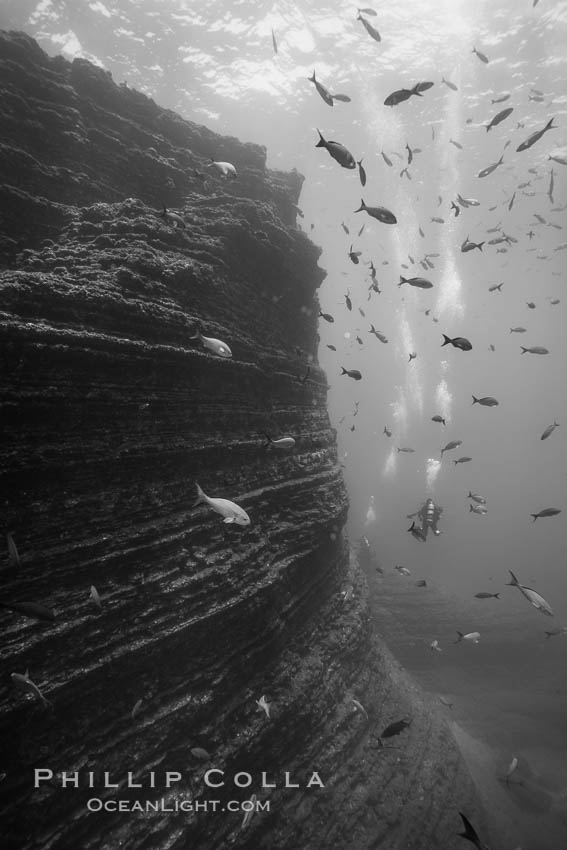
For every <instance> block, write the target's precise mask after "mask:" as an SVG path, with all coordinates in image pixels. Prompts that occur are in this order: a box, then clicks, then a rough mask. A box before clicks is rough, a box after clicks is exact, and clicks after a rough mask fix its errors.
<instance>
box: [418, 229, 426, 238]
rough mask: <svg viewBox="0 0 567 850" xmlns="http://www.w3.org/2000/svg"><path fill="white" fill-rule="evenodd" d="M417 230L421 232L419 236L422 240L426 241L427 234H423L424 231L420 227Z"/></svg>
mask: <svg viewBox="0 0 567 850" xmlns="http://www.w3.org/2000/svg"><path fill="white" fill-rule="evenodd" d="M417 229H418V232H419V235H420V236H421V238H422V239H425V233H424V232H423V230H422V229H421V227H418V228H417Z"/></svg>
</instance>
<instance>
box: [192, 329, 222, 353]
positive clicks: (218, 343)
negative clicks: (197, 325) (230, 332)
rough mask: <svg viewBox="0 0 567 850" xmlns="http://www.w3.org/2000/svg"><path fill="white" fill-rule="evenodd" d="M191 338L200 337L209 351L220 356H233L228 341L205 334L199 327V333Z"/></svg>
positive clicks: (200, 340)
mask: <svg viewBox="0 0 567 850" xmlns="http://www.w3.org/2000/svg"><path fill="white" fill-rule="evenodd" d="M189 339H198V340H199V342H200V343H201V344H202V345H204V346H205V348H208V349H209V351H211V352H212V353H213V354H216V355H217V356H218V357H232V351H231V350H230V348H229V347H228V345H227V344H226V342H223V341H222V340H220V339H214V338H213V337H211V336H203V334H202V333H201V331H200V330H199V329H198V330H197V333H196V334H193V336H190V337H189Z"/></svg>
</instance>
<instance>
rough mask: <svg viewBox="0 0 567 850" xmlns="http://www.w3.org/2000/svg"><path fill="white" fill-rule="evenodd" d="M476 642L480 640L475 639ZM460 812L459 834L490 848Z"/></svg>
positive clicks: (485, 849)
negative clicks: (461, 829)
mask: <svg viewBox="0 0 567 850" xmlns="http://www.w3.org/2000/svg"><path fill="white" fill-rule="evenodd" d="M459 634H460V633H459ZM475 642H478V641H475ZM459 814H460V816H461V820H462V821H463V825H464V827H465V831H464V832H458V833H457V835H460V836H461V837H462V838H465V839H466V840H467V841H470V842H471V844H474V846H475V847H477V848H478V850H490V848H489V847H488V846H487V845H486V844H483V843H482V842H481V840H480V838H479V837H478V834H477V832H476V830H475V828H474V827H473V825H472V824H471V822H470V820H469V819H468V818H466V817H465V815H464V814H463V813H462V812H459Z"/></svg>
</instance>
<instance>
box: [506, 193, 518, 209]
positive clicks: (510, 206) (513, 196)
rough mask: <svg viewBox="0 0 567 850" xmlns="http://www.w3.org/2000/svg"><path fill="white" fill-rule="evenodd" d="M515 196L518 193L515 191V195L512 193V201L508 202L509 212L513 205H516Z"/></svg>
mask: <svg viewBox="0 0 567 850" xmlns="http://www.w3.org/2000/svg"><path fill="white" fill-rule="evenodd" d="M515 198H516V193H515V192H514V194H513V195H512V197H511V198H510V203H509V204H508V212H509V211H510V210H511V209H512V207H513V206H514V200H515Z"/></svg>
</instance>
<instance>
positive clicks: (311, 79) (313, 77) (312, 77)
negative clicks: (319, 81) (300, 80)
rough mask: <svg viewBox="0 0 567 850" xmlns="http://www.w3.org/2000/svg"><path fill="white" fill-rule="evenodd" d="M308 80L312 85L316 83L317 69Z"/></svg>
mask: <svg viewBox="0 0 567 850" xmlns="http://www.w3.org/2000/svg"><path fill="white" fill-rule="evenodd" d="M307 79H308V80H309V82H311V83H314V82H315V69H314V70H313V74H312V75H311V76H310V77H307Z"/></svg>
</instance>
